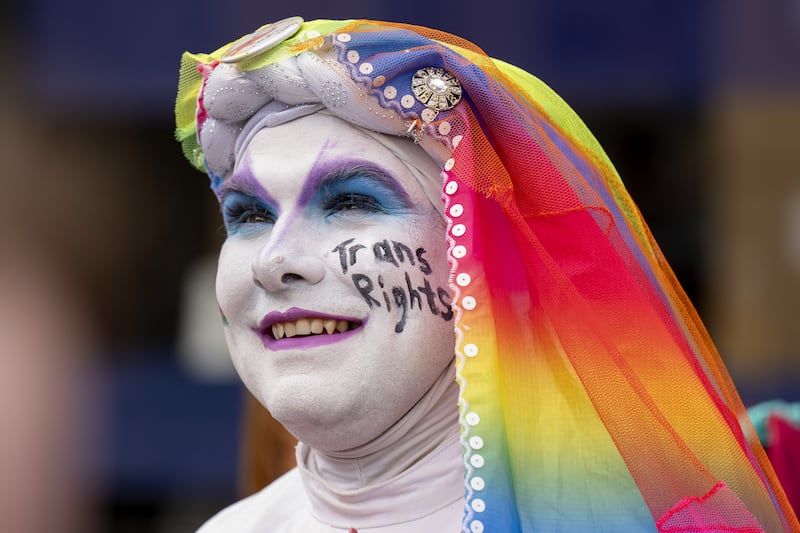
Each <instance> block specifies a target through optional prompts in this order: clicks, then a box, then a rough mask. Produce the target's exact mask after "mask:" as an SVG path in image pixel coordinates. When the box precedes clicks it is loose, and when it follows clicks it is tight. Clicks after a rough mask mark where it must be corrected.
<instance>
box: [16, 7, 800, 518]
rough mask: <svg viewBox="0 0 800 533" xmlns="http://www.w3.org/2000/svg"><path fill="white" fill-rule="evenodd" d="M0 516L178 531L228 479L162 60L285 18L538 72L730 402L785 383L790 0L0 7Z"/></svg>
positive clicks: (209, 248)
mask: <svg viewBox="0 0 800 533" xmlns="http://www.w3.org/2000/svg"><path fill="white" fill-rule="evenodd" d="M0 6H2V12H0V17H1V18H0V24H1V25H0V28H2V33H1V34H0V46H2V49H3V51H4V54H3V57H4V65H3V70H4V73H3V75H2V83H0V116H2V122H1V123H0V124H1V125H0V164H2V169H3V171H2V193H1V199H0V220H1V221H2V224H0V254H2V256H0V294H2V295H3V296H2V298H3V301H2V305H0V323H2V324H1V325H0V335H2V336H0V340H2V345H3V351H2V352H0V358H2V359H0V364H2V367H0V369H1V370H0V373H2V376H3V378H2V379H0V404H3V405H4V406H5V407H3V408H0V426H2V431H3V437H2V440H3V441H6V442H15V443H18V444H16V445H15V446H11V445H6V446H5V447H3V446H0V478H2V479H3V484H2V486H0V501H2V502H3V503H0V529H2V530H3V531H20V532H25V531H31V532H33V531H37V532H38V531H90V532H91V531H115V532H118V531H122V532H125V531H137V532H138V531H155V532H172V531H192V530H194V529H195V528H196V527H197V526H199V524H200V523H201V522H202V521H203V519H204V518H206V517H208V516H209V515H210V514H212V513H213V512H214V511H215V510H217V509H219V508H220V507H222V506H224V505H226V504H228V503H230V502H231V501H233V500H234V499H236V498H237V487H238V486H239V485H238V482H237V472H238V464H239V463H238V461H239V459H238V456H239V450H240V448H241V443H240V440H241V439H240V436H241V433H242V430H241V420H242V409H243V402H244V398H245V395H244V392H243V391H242V389H241V387H240V386H239V384H238V381H237V379H236V377H235V375H234V374H233V372H232V370H231V368H230V365H229V363H228V362H227V359H226V358H227V356H226V354H225V350H224V346H223V345H222V344H221V340H220V331H219V326H218V324H217V319H216V316H215V315H216V308H215V304H214V301H213V286H212V284H213V275H214V273H213V270H214V262H213V258H214V255H215V253H216V250H217V249H218V247H219V244H220V242H221V239H222V236H221V232H220V230H219V226H220V221H219V219H218V217H217V213H216V207H215V205H214V199H213V197H212V195H211V194H209V192H208V189H207V181H206V178H205V177H204V176H203V175H201V174H199V173H197V172H196V171H193V170H192V169H191V168H190V167H189V165H188V164H186V162H185V161H184V160H183V156H182V154H181V151H180V149H179V147H178V145H177V144H176V143H175V142H174V141H173V137H172V136H173V128H174V123H173V115H172V110H173V102H174V94H175V90H176V82H177V68H178V62H179V57H180V54H181V53H182V52H183V51H184V50H191V51H210V50H213V49H215V48H217V47H218V46H219V45H220V44H222V43H224V42H228V41H230V40H233V39H234V38H236V37H238V36H240V35H243V34H245V33H248V32H250V31H252V30H253V29H255V28H256V27H258V26H260V25H261V24H263V23H266V22H269V21H273V20H277V19H280V18H284V17H286V16H291V15H300V16H303V17H304V18H306V19H313V18H337V19H338V18H353V17H359V18H376V19H383V20H395V21H403V22H410V23H416V24H421V25H425V26H430V27H434V28H438V29H442V30H446V31H449V32H451V33H455V34H457V35H460V36H462V37H465V38H468V39H470V40H471V41H473V42H474V43H476V44H477V45H479V46H480V47H482V48H483V49H484V50H486V51H487V52H488V53H489V54H490V55H492V56H495V57H499V58H502V59H504V60H506V61H509V62H512V63H515V64H517V65H519V66H521V67H523V68H525V69H526V70H529V71H530V72H532V73H534V74H536V75H537V76H538V77H540V78H541V79H543V80H544V81H545V82H547V83H548V84H549V85H551V86H552V87H553V88H554V89H555V90H556V91H557V92H558V93H559V94H561V95H562V96H563V97H564V98H565V99H566V100H567V101H568V102H569V103H570V104H571V105H572V106H573V107H574V108H575V109H576V111H577V112H578V114H579V115H581V116H582V117H583V118H584V120H585V121H586V122H587V124H588V125H589V128H590V129H591V130H592V131H593V132H594V133H595V135H596V136H597V137H598V138H599V140H600V142H601V144H602V145H603V146H604V147H605V148H606V150H607V152H608V153H609V155H610V157H611V160H612V161H614V163H615V164H616V165H617V167H618V170H619V171H620V173H621V175H622V177H623V180H624V181H625V182H626V184H627V186H628V187H629V189H630V190H631V193H632V195H633V197H634V199H635V200H636V201H637V202H638V204H639V206H640V208H641V210H642V211H643V213H644V215H645V218H646V220H648V222H649V224H650V225H651V229H652V230H653V233H654V234H655V236H656V239H657V240H658V241H659V242H660V244H661V246H662V248H663V249H664V252H665V254H666V256H667V258H668V259H669V261H670V262H671V264H672V266H673V268H674V269H675V270H676V273H677V275H678V278H679V279H680V280H681V282H682V283H683V284H684V286H685V288H686V290H687V292H688V293H689V295H690V297H691V298H692V300H693V301H694V302H695V304H696V306H697V307H698V309H699V312H700V314H701V316H702V317H703V318H704V319H705V321H706V324H707V326H708V327H709V329H710V332H711V335H712V337H713V338H714V339H715V341H716V342H717V345H718V347H719V348H720V351H721V353H722V355H723V358H724V359H725V361H726V362H727V364H728V365H729V368H730V370H731V373H732V375H733V378H734V381H735V382H736V383H737V385H738V386H739V388H740V391H741V393H742V396H743V399H744V400H745V403H746V404H748V405H750V404H753V403H756V402H760V401H763V400H767V399H772V398H782V399H785V400H794V401H798V400H800V385H799V384H800V381H798V380H799V379H800V357H798V356H800V327H798V326H797V324H796V322H797V320H798V317H800V304H798V300H799V299H800V175H799V173H800V171H798V169H799V168H800V60H799V59H798V58H800V2H799V1H797V0H767V1H764V2H751V1H748V0H695V1H693V2H691V3H685V2H661V3H655V4H653V3H643V2H635V1H633V0H607V1H605V2H597V1H596V0H591V1H590V0H529V1H526V2H521V1H513V0H493V1H492V2H482V3H481V2H466V1H465V2H428V3H425V2H396V1H395V2H384V1H369V2H368V1H366V0H338V1H336V2H332V1H324V0H296V1H294V2H287V3H281V4H277V3H274V2H273V3H267V2H248V1H245V0H227V1H226V2H214V3H212V2H209V1H206V0H193V1H191V2H190V1H188V0H171V1H163V0H162V1H156V0H138V1H137V0H131V1H127V2H109V1H107V0H105V1H101V0H76V1H74V2H63V1H61V0H27V1H24V2H23V1H22V0H16V1H13V0H6V1H5V2H4V3H2V4H0Z"/></svg>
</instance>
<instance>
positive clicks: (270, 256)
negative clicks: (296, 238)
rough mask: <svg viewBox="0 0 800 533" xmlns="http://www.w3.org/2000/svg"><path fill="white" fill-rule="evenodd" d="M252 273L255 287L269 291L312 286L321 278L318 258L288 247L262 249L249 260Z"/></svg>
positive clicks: (320, 261) (322, 273)
mask: <svg viewBox="0 0 800 533" xmlns="http://www.w3.org/2000/svg"><path fill="white" fill-rule="evenodd" d="M305 238H309V237H308V236H306V237H305ZM252 270H253V281H254V282H255V284H256V285H258V286H259V287H262V288H263V289H265V290H267V291H271V292H277V291H282V290H285V289H288V288H290V287H294V286H300V285H302V284H308V285H314V284H316V283H319V282H320V281H322V278H324V277H325V265H324V263H323V261H322V258H321V257H317V256H314V255H313V254H310V253H307V252H306V251H303V250H299V249H297V248H294V247H292V246H281V247H273V246H269V245H267V246H265V247H263V248H262V249H261V250H260V251H259V253H258V255H257V257H256V258H255V260H254V261H253V265H252Z"/></svg>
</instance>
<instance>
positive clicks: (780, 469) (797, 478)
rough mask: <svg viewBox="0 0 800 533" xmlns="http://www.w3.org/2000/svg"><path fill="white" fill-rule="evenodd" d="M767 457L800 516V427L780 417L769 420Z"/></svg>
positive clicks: (774, 416) (773, 416) (771, 417)
mask: <svg viewBox="0 0 800 533" xmlns="http://www.w3.org/2000/svg"><path fill="white" fill-rule="evenodd" d="M767 431H768V432H769V442H770V446H769V449H768V450H767V455H769V459H770V461H771V462H772V466H773V467H774V468H775V473H776V474H777V475H778V479H779V480H780V481H781V484H782V485H783V490H784V492H786V497H787V498H789V503H791V504H792V507H793V508H794V511H795V513H797V514H800V427H798V426H796V425H794V424H792V423H791V422H789V421H788V420H786V419H785V418H783V417H781V416H780V415H772V416H770V417H769V418H768V419H767Z"/></svg>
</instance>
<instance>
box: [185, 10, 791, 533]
mask: <svg viewBox="0 0 800 533" xmlns="http://www.w3.org/2000/svg"><path fill="white" fill-rule="evenodd" d="M317 33H318V34H319V36H316V35H317ZM342 35H346V38H340V36H342ZM229 46H230V45H226V46H225V47H222V48H221V49H220V50H218V51H217V52H214V53H212V54H210V55H193V54H186V55H185V56H184V64H183V68H182V74H181V85H180V92H179V95H178V103H177V110H176V112H177V121H178V133H177V135H178V138H179V140H181V141H182V142H183V144H184V149H185V151H186V154H187V156H188V157H189V158H190V160H191V161H192V162H193V163H194V164H195V165H196V166H198V168H203V159H202V151H201V150H200V149H199V147H198V145H197V142H196V139H195V136H196V120H197V112H198V108H197V97H198V93H199V92H200V90H201V87H202V81H203V76H202V72H203V71H204V69H205V70H207V69H209V68H213V66H214V65H215V63H216V61H217V59H218V58H219V57H220V56H221V54H223V53H224V51H225V50H226V49H227V48H228V47H229ZM331 50H333V53H334V55H336V57H338V58H339V61H340V62H341V64H342V65H344V66H345V67H346V68H344V69H342V72H343V75H344V76H350V77H351V78H352V79H353V80H355V81H357V82H358V83H359V85H360V86H361V87H362V88H363V91H364V94H363V95H362V97H363V99H364V102H365V103H364V105H365V106H368V105H373V104H374V102H378V103H379V104H380V105H381V106H382V107H384V108H386V109H392V110H394V111H396V112H398V113H401V114H403V116H404V117H405V118H406V119H407V122H406V123H407V124H410V127H412V128H413V127H414V126H415V125H417V127H420V125H421V127H422V128H423V133H424V136H423V139H422V141H421V145H422V146H423V148H425V149H426V150H427V151H428V152H429V153H430V154H431V156H432V157H433V158H434V159H435V160H437V161H438V162H439V163H440V164H441V165H442V168H443V169H444V171H443V174H442V176H443V184H442V185H443V198H444V201H445V206H446V207H445V213H446V215H447V218H448V240H449V243H450V259H451V267H452V270H451V288H452V290H453V292H454V307H455V310H456V316H457V321H456V331H457V346H456V351H457V365H458V380H459V384H460V387H461V396H460V408H461V424H462V442H463V445H464V465H465V491H466V508H465V513H464V522H463V531H465V532H472V533H480V532H481V531H486V532H502V533H514V532H532V531H548V532H554V531H565V532H576V531H626V532H627V531H659V532H686V531H696V532H757V531H766V532H779V531H781V532H788V531H800V525H799V524H798V521H797V518H796V517H795V516H794V514H793V512H792V510H791V508H790V507H789V505H788V502H787V500H786V498H785V496H784V494H783V491H782V489H781V488H780V486H779V484H778V482H777V480H776V478H775V475H774V473H773V471H772V468H771V466H770V465H769V462H768V461H767V459H766V456H765V454H764V452H763V450H762V449H761V447H760V445H759V444H758V441H757V438H756V435H755V432H754V431H753V428H752V426H751V425H750V423H749V421H748V419H747V417H746V414H745V411H744V408H743V406H742V404H741V401H740V400H739V397H738V395H737V393H736V390H735V388H734V387H733V385H732V383H731V381H730V378H729V376H728V374H727V372H726V370H725V368H724V366H723V364H722V362H721V361H720V359H719V356H718V354H717V353H716V350H715V348H714V346H713V344H712V342H711V340H710V339H709V337H708V335H707V333H706V331H705V329H704V328H703V325H702V323H701V322H700V320H699V319H698V317H697V315H696V313H695V311H694V309H693V308H692V306H691V304H690V303H689V302H688V300H687V299H686V296H685V295H684V293H683V291H682V290H681V288H680V286H679V285H678V283H677V281H676V279H675V276H674V275H673V273H672V271H671V270H670V268H669V266H668V265H667V263H666V261H665V260H664V258H663V256H662V254H661V252H660V250H659V248H658V246H657V244H656V243H655V241H654V240H653V238H652V236H651V234H650V232H649V230H648V228H647V226H646V224H645V223H644V221H643V220H642V218H641V216H640V214H639V212H638V210H637V208H636V206H635V205H634V203H633V201H632V200H631V198H630V196H629V195H628V193H627V191H626V190H625V188H624V186H623V185H622V182H621V180H620V179H619V176H618V175H617V173H616V171H615V169H614V167H613V166H612V164H611V162H610V161H609V160H608V158H607V156H606V155H605V153H604V152H603V150H602V149H601V148H600V146H599V145H598V143H597V141H596V140H595V139H594V137H593V136H592V135H591V133H590V132H589V131H588V129H587V128H586V127H585V126H584V124H583V123H582V122H581V120H580V119H579V118H578V117H577V116H576V115H575V114H574V112H573V111H572V110H571V109H570V108H569V107H568V106H567V105H566V104H565V103H564V102H563V101H562V100H561V99H560V98H559V97H558V96H557V95H556V94H555V93H553V92H552V91H551V90H550V89H549V88H548V87H546V86H545V85H544V84H543V83H542V82H541V81H539V80H537V79H536V78H535V77H533V76H532V75H530V74H528V73H527V72H524V71H522V70H520V69H517V68H515V67H513V66H511V65H508V64H505V63H503V62H500V61H497V60H493V59H491V58H489V57H488V56H486V55H485V54H484V53H483V52H482V51H481V50H479V49H478V48H476V47H475V46H474V45H472V44H471V43H468V42H467V41H464V40H462V39H460V38H458V37H454V36H452V35H448V34H445V33H442V32H438V31H434V30H429V29H427V28H419V27H413V26H407V25H401V24H390V23H384V22H375V21H342V22H337V21H315V22H310V23H305V24H304V25H303V27H302V28H301V30H300V31H299V32H298V33H297V34H296V35H295V36H294V37H292V38H291V39H289V40H288V41H285V42H284V43H282V44H281V45H279V46H278V47H276V48H274V49H272V50H271V51H268V52H265V53H264V54H262V55H259V56H256V57H255V58H253V59H250V60H248V61H247V62H246V63H245V64H243V65H242V68H243V69H245V70H247V69H256V68H259V67H261V66H263V65H266V64H269V63H271V62H275V61H280V60H281V59H282V58H286V57H288V56H290V55H295V54H299V53H305V52H309V51H310V52H312V53H317V52H319V53H322V52H323V51H327V52H326V53H330V51H331ZM352 50H356V51H357V52H358V54H357V57H358V59H357V61H352V58H353V57H355V56H353V55H350V56H348V55H347V53H348V52H350V51H352ZM364 63H368V64H369V68H361V65H363V64H364ZM430 66H434V67H442V68H444V69H445V70H446V71H447V72H449V73H451V74H452V75H453V76H455V77H456V78H457V79H458V80H459V81H460V83H461V86H462V88H463V98H462V101H461V102H460V103H459V104H458V105H456V106H455V107H454V108H453V109H451V110H447V111H442V112H440V113H439V114H438V115H437V116H436V117H435V118H434V119H433V120H431V121H422V122H420V118H419V117H420V116H421V114H420V110H421V109H423V107H422V106H421V104H419V103H417V102H415V103H414V106H405V105H401V104H399V103H398V101H397V99H394V98H389V97H388V96H386V95H387V94H388V93H387V92H386V91H385V87H386V86H389V85H391V86H392V87H394V88H397V90H398V91H400V92H401V93H402V92H403V91H405V90H406V89H405V88H406V87H410V80H411V76H412V75H413V73H414V72H415V71H417V69H420V68H424V67H430ZM198 67H199V68H198ZM397 98H398V99H399V96H398V97H397ZM201 112H202V110H201ZM415 121H416V122H415Z"/></svg>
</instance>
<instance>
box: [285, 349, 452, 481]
mask: <svg viewBox="0 0 800 533" xmlns="http://www.w3.org/2000/svg"><path fill="white" fill-rule="evenodd" d="M457 435H458V385H457V383H456V381H455V366H454V365H453V364H451V365H448V367H447V369H446V370H445V371H444V372H442V374H440V376H439V378H438V379H437V380H436V382H435V383H434V384H433V386H432V387H431V388H430V389H428V392H427V393H425V395H424V396H423V397H422V398H421V399H420V400H419V401H418V402H417V403H416V404H415V405H414V407H412V408H411V409H410V410H409V411H408V412H407V413H406V414H405V415H403V417H402V418H401V419H400V420H398V421H397V422H395V424H393V425H392V426H391V427H390V428H389V429H388V430H386V431H385V432H384V433H383V434H381V435H379V436H378V437H377V438H375V439H373V440H372V441H369V442H367V443H366V444H363V445H361V446H358V447H356V448H352V449H349V450H343V451H336V452H321V451H319V450H315V449H313V448H311V447H308V446H306V445H304V444H303V443H300V445H299V446H298V448H297V462H298V464H299V465H300V467H301V468H305V469H306V470H308V471H309V472H311V473H313V474H315V475H316V476H318V477H319V478H321V479H322V480H324V481H325V482H326V483H327V484H328V485H329V486H330V487H331V488H334V489H339V490H355V489H360V488H363V487H367V486H370V485H375V484H377V483H381V482H383V481H386V480H389V479H391V478H393V477H395V476H397V475H399V474H401V473H403V472H405V471H406V470H408V469H409V468H411V467H412V466H414V465H415V464H416V463H417V462H419V461H420V460H422V459H423V458H424V457H426V456H427V455H428V454H430V453H431V452H432V451H433V450H434V449H436V448H437V447H439V446H440V445H441V444H442V443H443V442H445V441H447V440H450V439H453V438H455V437H456V436H457Z"/></svg>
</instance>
